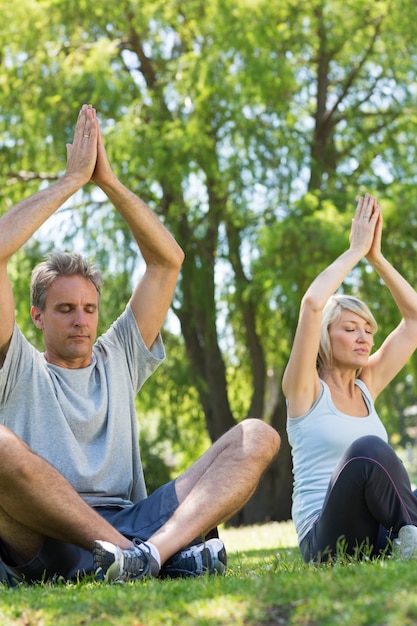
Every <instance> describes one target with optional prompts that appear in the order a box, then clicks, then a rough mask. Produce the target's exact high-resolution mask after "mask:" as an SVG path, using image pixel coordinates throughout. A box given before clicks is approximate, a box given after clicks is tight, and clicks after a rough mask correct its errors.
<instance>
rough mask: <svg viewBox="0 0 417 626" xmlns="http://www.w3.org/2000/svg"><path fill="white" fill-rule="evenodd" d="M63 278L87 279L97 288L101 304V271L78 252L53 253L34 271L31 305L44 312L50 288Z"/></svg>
mask: <svg viewBox="0 0 417 626" xmlns="http://www.w3.org/2000/svg"><path fill="white" fill-rule="evenodd" d="M61 276H83V277H84V278H87V279H88V280H89V281H91V282H92V283H93V285H94V287H95V288H96V290H97V293H98V298H99V302H100V297H101V286H102V284H103V277H102V275H101V272H100V270H98V269H97V268H96V267H95V266H94V265H93V263H91V262H90V261H87V259H85V258H84V257H83V256H82V255H81V254H79V253H78V252H51V253H50V254H48V255H47V256H46V257H45V260H44V261H42V262H41V263H39V264H38V265H36V267H34V269H33V271H32V280H31V286H30V301H31V305H32V306H35V307H36V308H38V309H40V310H41V311H42V310H43V309H44V308H45V301H46V294H47V291H48V287H50V286H51V284H52V283H53V282H54V281H55V280H56V279H57V278H60V277H61Z"/></svg>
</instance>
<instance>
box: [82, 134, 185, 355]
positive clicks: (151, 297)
mask: <svg viewBox="0 0 417 626" xmlns="http://www.w3.org/2000/svg"><path fill="white" fill-rule="evenodd" d="M98 132H99V135H98V144H97V164H96V169H95V171H94V174H93V178H92V180H93V181H94V182H95V183H96V184H97V185H98V186H99V187H100V188H101V189H102V190H103V191H104V193H105V194H106V195H107V197H108V198H109V200H110V201H111V202H112V204H113V205H114V206H115V208H116V209H117V211H118V212H119V213H120V215H121V216H122V217H123V218H124V220H125V221H126V223H127V225H128V226H129V228H130V230H131V232H132V234H133V236H134V238H135V240H136V242H137V244H138V246H139V250H140V252H141V254H142V256H143V258H144V260H145V263H146V270H145V273H144V275H143V276H142V278H141V279H140V281H139V283H138V284H137V286H136V287H135V289H134V292H133V294H132V298H131V301H130V303H131V306H132V310H133V313H134V315H135V318H136V322H137V325H138V327H139V329H140V332H141V335H142V337H143V340H144V342H145V344H146V345H147V346H148V347H150V346H151V345H152V343H153V342H154V341H155V339H156V336H157V334H158V332H159V331H160V329H161V327H162V324H163V322H164V320H165V317H166V315H167V312H168V309H169V307H170V304H171V301H172V297H173V294H174V290H175V285H176V283H177V279H178V275H179V272H180V269H181V265H182V262H183V260H184V252H183V250H182V249H181V247H180V246H179V245H178V243H177V242H176V241H175V239H174V238H173V237H172V235H171V234H170V233H169V232H168V231H167V229H166V228H165V226H163V224H162V223H161V222H160V221H159V219H158V218H157V217H156V215H155V214H154V213H153V212H152V211H151V209H150V208H149V207H148V206H147V205H146V204H145V203H144V202H143V201H142V200H141V199H140V198H138V196H136V195H135V194H134V193H133V192H131V191H129V189H127V188H126V187H125V186H124V185H123V184H122V183H121V182H120V181H119V180H118V179H117V177H116V176H115V174H114V173H113V171H112V169H111V166H110V163H109V161H108V158H107V154H106V151H105V148H104V144H103V140H102V136H101V132H100V129H99V131H98Z"/></svg>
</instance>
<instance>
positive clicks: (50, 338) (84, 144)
mask: <svg viewBox="0 0 417 626" xmlns="http://www.w3.org/2000/svg"><path fill="white" fill-rule="evenodd" d="M90 181H92V182H94V183H95V184H97V185H98V186H99V187H100V188H101V189H102V190H103V191H104V193H105V194H106V195H107V197H108V198H109V199H110V201H111V202H112V203H113V205H114V207H115V208H116V210H117V211H118V212H119V213H120V215H121V216H122V217H123V218H124V220H125V221H126V223H127V224H128V226H129V228H130V230H131V232H132V234H133V236H134V238H135V240H136V241H137V244H138V247H139V250H140V252H141V254H142V256H143V259H144V261H145V265H146V269H145V272H144V274H143V276H142V277H141V279H140V280H139V282H138V284H137V286H136V287H135V289H134V291H133V294H132V296H131V299H130V301H129V303H128V304H127V307H126V310H125V311H124V313H123V314H122V315H121V316H120V318H119V319H118V320H116V322H114V324H113V325H112V327H111V328H110V329H109V330H108V331H107V333H105V334H104V335H103V336H102V337H100V338H99V339H98V340H96V332H97V321H98V311H99V303H100V290H101V277H100V275H99V273H98V272H97V270H96V269H95V268H94V267H93V266H91V265H90V264H89V263H87V262H86V261H85V260H84V259H82V257H80V255H77V254H54V255H51V256H50V257H49V258H48V259H47V260H46V261H45V262H43V263H41V264H40V265H39V266H37V267H36V268H35V270H34V271H33V275H32V287H31V298H32V302H31V316H32V319H33V322H34V324H35V325H36V327H37V328H38V329H40V331H41V332H42V333H43V338H44V344H45V352H44V353H39V352H38V351H37V350H35V349H34V348H33V347H32V346H31V345H30V344H29V343H28V342H27V340H26V339H25V338H24V337H23V335H22V334H21V332H20V330H19V328H18V326H17V325H16V322H15V317H14V311H15V306H14V299H13V290H12V285H11V283H10V280H9V277H8V274H7V265H8V261H9V259H10V258H11V256H12V255H13V254H14V253H15V252H16V251H17V250H18V249H19V248H21V246H23V245H24V244H25V243H26V242H27V241H28V239H29V238H30V237H31V236H32V235H33V234H34V233H35V231H36V230H37V229H38V228H39V227H40V226H41V225H42V224H43V223H44V222H45V221H46V220H47V219H48V218H49V217H50V216H51V215H53V214H54V213H55V211H56V210H57V209H58V208H59V207H60V206H61V205H62V204H63V203H64V202H65V201H66V200H68V198H70V197H71V196H72V195H73V194H74V193H75V192H77V191H78V190H79V189H80V188H81V187H82V186H83V185H84V184H86V183H88V182H90ZM183 256H184V255H183V251H182V250H181V248H180V247H179V246H178V244H177V243H176V241H175V240H174V239H173V238H172V236H171V235H170V234H169V233H168V231H167V230H166V229H165V228H164V226H163V225H162V224H161V223H160V222H159V220H158V219H157V218H156V216H155V215H154V214H153V213H152V211H151V210H150V209H149V208H148V207H147V206H146V205H145V204H144V203H143V202H142V201H141V200H140V199H139V198H138V197H137V196H136V195H135V194H133V193H131V192H130V191H129V190H128V189H126V187H124V185H123V184H122V183H121V182H120V181H119V180H118V179H117V177H116V176H115V174H114V173H113V171H112V168H111V166H110V163H109V161H108V158H107V154H106V151H105V147H104V143H103V139H102V135H101V130H100V127H99V123H98V120H97V116H96V111H95V109H94V108H93V107H92V106H91V105H83V107H82V109H81V111H80V113H79V116H78V120H77V124H76V128H75V133H74V140H73V143H72V144H69V145H68V146H67V168H66V171H65V174H64V175H63V176H62V177H61V178H60V179H59V180H58V181H57V182H56V183H55V184H54V185H52V186H50V187H49V188H48V189H46V190H43V191H41V192H39V193H37V194H35V195H33V196H31V197H29V198H27V199H26V200H23V201H22V202H20V203H19V204H17V205H16V206H14V207H13V208H12V209H10V210H9V211H8V212H7V213H6V214H5V215H3V216H2V218H1V219H0V319H1V320H2V321H1V325H0V459H1V462H0V557H1V561H2V565H3V570H4V573H3V579H4V581H6V582H8V583H9V584H14V581H16V580H17V581H20V580H27V581H36V580H40V579H44V578H45V577H47V578H53V577H56V576H63V577H64V578H65V579H71V578H72V577H74V576H77V575H79V574H84V573H91V572H97V571H98V572H100V573H101V576H102V577H104V578H105V579H106V580H134V579H138V578H142V577H144V576H151V577H155V576H178V575H183V576H187V575H188V576H196V575H201V574H203V573H216V572H218V573H221V574H222V573H224V571H225V566H226V555H225V550H224V546H223V544H222V542H221V541H220V540H219V539H218V538H216V537H213V538H211V539H207V540H206V541H201V539H200V543H196V541H197V538H199V537H206V536H207V534H208V533H210V531H211V530H212V529H215V528H216V526H217V525H218V524H219V523H221V522H223V521H225V520H226V519H228V518H230V517H231V516H232V515H233V514H235V513H236V512H237V511H238V510H239V509H240V508H241V507H242V506H243V505H244V504H245V503H246V502H247V500H248V499H249V498H250V496H251V495H252V493H253V492H254V490H255V488H256V486H257V484H258V482H259V479H260V477H261V476H262V473H263V472H264V470H265V469H266V467H267V466H268V465H269V463H270V461H271V460H272V459H273V457H274V456H275V454H276V453H277V452H278V449H279V443H280V439H279V436H278V434H277V433H276V431H275V430H273V429H272V428H270V427H269V426H267V425H266V424H264V423H263V422H262V421H260V420H257V419H249V420H245V421H244V422H243V423H242V424H239V425H238V426H236V427H235V428H233V429H232V430H230V431H229V432H227V433H226V434H225V435H224V436H223V437H222V438H220V439H219V440H218V441H217V442H215V443H214V445H213V446H212V447H211V448H210V449H209V450H208V451H207V452H206V453H205V454H204V455H203V456H202V457H201V458H200V459H198V460H197V461H196V463H194V464H193V465H192V466H191V467H190V468H189V469H188V470H187V471H186V472H185V473H184V474H183V475H181V476H180V477H178V478H177V479H176V480H175V481H172V482H170V483H168V484H167V485H165V486H163V487H161V488H160V489H159V490H157V491H156V492H155V493H154V494H151V495H150V496H149V497H146V491H145V483H144V479H143V474H142V467H141V463H140V456H139V449H138V445H137V430H136V418H135V405H134V398H135V395H136V393H137V392H138V391H139V389H140V387H141V385H142V384H143V383H144V381H145V380H146V378H147V377H148V376H149V375H150V374H151V373H152V372H153V371H154V370H155V369H156V367H157V366H158V365H159V364H160V362H161V361H162V360H163V358H164V349H163V345H162V341H161V338H160V335H159V333H160V329H161V327H162V324H163V322H164V319H165V316H166V314H167V311H168V308H169V306H170V303H171V299H172V296H173V293H174V289H175V285H176V281H177V277H178V274H179V271H180V268H181V265H182V262H183ZM225 479H226V480H225ZM190 546H191V547H190Z"/></svg>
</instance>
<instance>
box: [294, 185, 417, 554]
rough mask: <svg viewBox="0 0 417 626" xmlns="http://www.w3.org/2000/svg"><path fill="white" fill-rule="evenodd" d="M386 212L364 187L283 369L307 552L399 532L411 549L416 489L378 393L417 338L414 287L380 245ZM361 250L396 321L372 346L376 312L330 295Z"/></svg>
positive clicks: (366, 545)
mask: <svg viewBox="0 0 417 626" xmlns="http://www.w3.org/2000/svg"><path fill="white" fill-rule="evenodd" d="M381 234H382V214H381V210H380V207H379V206H378V205H377V203H376V200H375V198H373V197H372V196H370V195H366V196H365V197H361V198H360V199H359V201H358V205H357V208H356V212H355V217H354V219H353V220H352V226H351V232H350V245H349V248H348V249H347V250H346V251H345V252H344V253H343V254H341V255H340V256H339V257H338V258H337V259H336V260H335V261H334V262H333V263H331V264H330V265H329V266H328V267H327V268H326V269H325V270H324V271H323V272H322V273H321V274H319V276H318V277H317V278H316V279H315V280H314V281H313V283H312V284H311V285H310V287H309V288H308V290H307V292H306V293H305V295H304V297H303V300H302V303H301V309H300V316H299V321H298V327H297V331H296V334H295V338H294V344H293V348H292V352H291V355H290V359H289V362H288V365H287V367H286V370H285V373H284V377H283V391H284V394H285V396H286V399H287V408H288V420H287V431H288V438H289V442H290V445H291V447H292V455H293V471H294V493H293V520H294V523H295V526H296V530H297V533H298V539H299V545H300V550H301V553H302V555H303V558H304V560H305V561H306V562H308V561H310V560H314V561H319V560H321V559H324V558H330V557H331V556H332V555H334V554H335V553H336V552H337V551H338V550H339V547H340V548H342V549H343V551H346V553H347V554H356V555H360V554H362V555H363V554H370V555H373V556H376V555H378V554H380V553H381V551H383V550H387V549H388V550H389V546H390V545H391V543H390V541H389V537H391V538H392V539H396V543H398V552H399V554H400V556H401V557H402V558H411V557H412V556H414V555H417V527H416V526H417V498H416V497H415V496H414V494H413V493H412V490H411V486H410V481H409V478H408V475H407V472H406V471H405V469H404V467H403V465H402V463H401V461H400V459H399V458H398V457H397V455H396V454H395V453H394V451H393V449H392V448H391V447H390V446H389V445H388V443H387V440H388V438H387V433H386V430H385V428H384V426H383V424H382V422H381V420H380V419H379V417H378V414H377V413H376V411H375V408H374V401H375V399H376V398H377V397H378V395H379V394H380V393H381V391H382V390H383V389H384V388H385V387H386V386H387V385H388V383H389V382H390V381H391V380H392V379H393V378H394V376H395V375H396V374H397V373H398V372H399V371H400V370H401V368H402V367H403V366H404V364H405V363H406V362H407V360H408V359H409V358H410V356H411V355H412V353H413V352H414V350H415V348H416V347H417V293H416V292H415V290H414V289H413V288H412V287H411V286H410V285H409V284H408V282H407V281H406V280H405V279H404V278H403V277H402V276H401V275H400V274H399V273H398V272H397V271H396V270H395V269H394V268H393V266H392V265H391V264H390V263H389V262H388V261H387V260H386V259H385V258H384V256H383V255H382V253H381ZM362 257H366V259H367V261H368V262H369V263H370V264H371V265H372V267H373V268H374V270H375V271H376V272H377V274H378V275H379V277H380V278H381V280H382V281H383V282H384V283H385V285H386V286H387V288H388V289H389V291H390V293H391V295H392V297H393V299H394V301H395V303H396V305H397V306H398V309H399V311H400V313H401V315H402V320H401V322H400V324H399V325H398V326H397V327H396V328H395V330H393V331H392V332H391V333H390V334H389V335H388V336H387V337H386V339H385V341H384V342H383V343H382V345H381V347H380V348H379V349H378V350H377V351H376V352H375V353H374V354H372V355H371V350H372V346H373V335H374V333H375V331H376V322H375V320H374V318H373V316H372V314H371V312H370V311H369V309H368V307H367V306H366V305H365V304H364V303H363V302H361V301H360V300H358V299H357V298H353V297H351V296H340V295H334V294H335V292H336V290H337V289H338V288H339V287H340V286H341V284H342V282H343V280H344V279H345V278H346V277H347V275H348V274H349V272H350V271H351V270H352V269H353V268H354V267H355V266H356V265H357V263H358V262H359V261H360V260H361V259H362Z"/></svg>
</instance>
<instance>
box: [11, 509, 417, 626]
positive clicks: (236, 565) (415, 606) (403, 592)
mask: <svg viewBox="0 0 417 626" xmlns="http://www.w3.org/2000/svg"><path fill="white" fill-rule="evenodd" d="M221 537H222V539H223V540H224V542H225V544H226V547H227V551H228V560H229V567H228V572H227V575H226V576H225V577H224V578H223V577H203V578H199V579H193V580H191V579H188V580H164V581H160V580H147V581H143V582H137V583H128V584H124V585H111V586H110V585H104V584H100V583H96V582H87V581H83V582H80V583H78V584H62V585H59V584H56V585H49V584H42V585H35V586H32V587H27V586H22V587H18V588H15V589H8V588H0V624H1V626H12V625H13V626H84V625H85V626H87V625H88V626H95V625H99V626H114V625H117V626H179V625H184V626H191V625H193V626H197V625H198V626H206V625H207V626H208V625H209V624H210V626H221V625H226V624H227V625H229V624H230V625H233V626H249V625H250V626H262V625H264V626H287V625H288V626H289V625H294V626H326V625H336V624H337V625H340V626H362V625H369V626H398V625H399V624H401V626H409V625H411V624H417V591H416V580H417V576H416V571H417V562H416V561H412V562H400V561H396V560H394V559H386V560H378V561H364V562H357V561H356V562H354V561H350V562H349V561H347V560H346V559H345V560H344V562H342V560H340V562H337V563H336V564H335V565H333V566H329V565H323V566H320V567H314V566H312V565H306V564H305V563H303V561H302V559H301V557H300V555H299V552H298V548H297V547H296V537H295V533H294V529H293V526H292V524H291V523H290V522H288V523H283V524H278V523H271V524H265V525H261V526H252V527H247V528H239V529H229V528H227V529H222V531H221Z"/></svg>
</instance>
